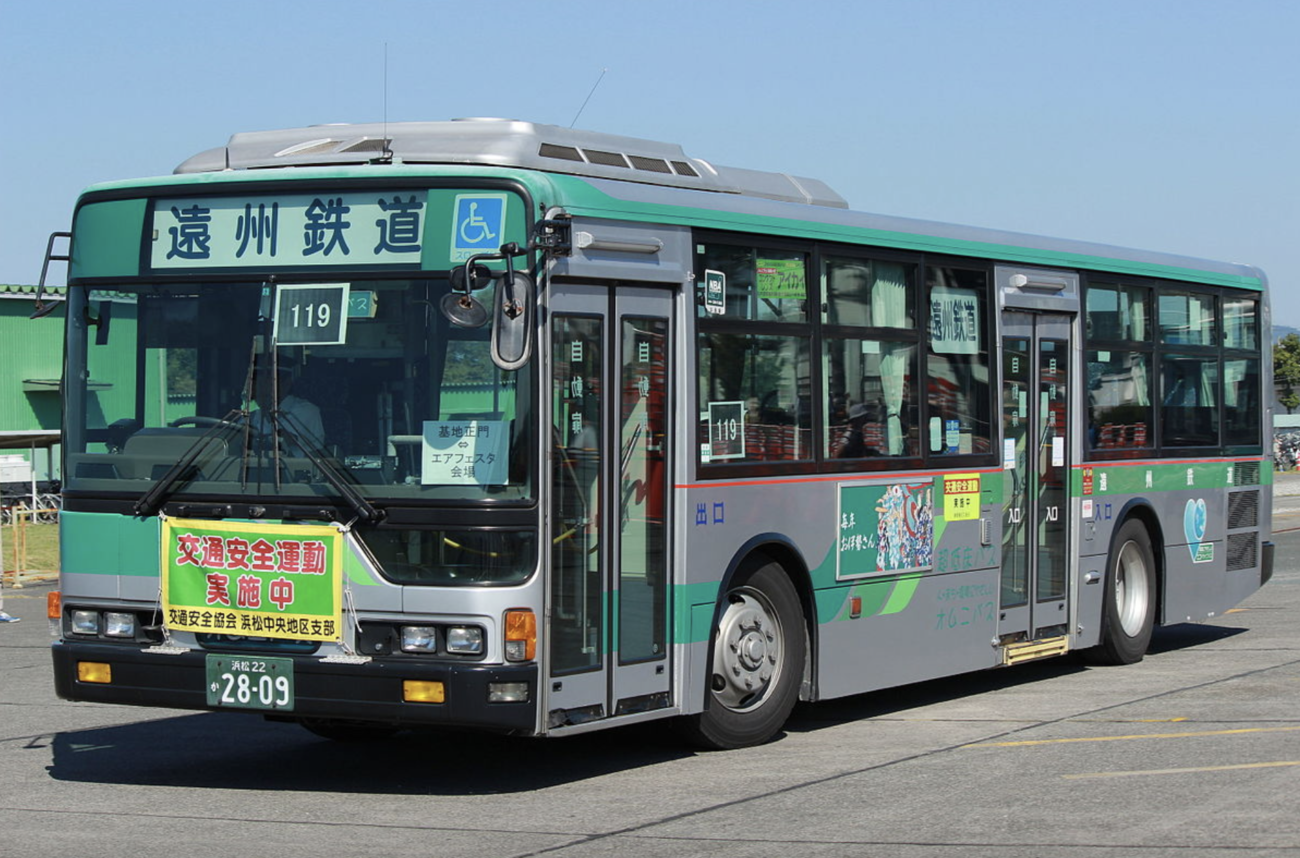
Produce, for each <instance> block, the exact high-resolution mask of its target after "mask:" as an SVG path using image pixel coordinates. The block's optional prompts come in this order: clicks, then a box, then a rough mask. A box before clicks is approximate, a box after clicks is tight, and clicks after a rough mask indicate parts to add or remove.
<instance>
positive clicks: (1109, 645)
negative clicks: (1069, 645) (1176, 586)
mask: <svg viewBox="0 0 1300 858" xmlns="http://www.w3.org/2000/svg"><path fill="white" fill-rule="evenodd" d="M1106 563H1107V566H1106V581H1105V585H1104V586H1105V587H1106V593H1105V604H1104V606H1103V609H1102V621H1101V644H1100V645H1098V646H1097V647H1095V648H1094V649H1093V650H1091V651H1090V652H1089V655H1091V656H1092V658H1093V660H1094V661H1095V662H1097V663H1099V664H1134V663H1136V662H1139V661H1141V660H1142V657H1143V656H1145V655H1146V652H1147V648H1148V647H1149V646H1150V645H1151V632H1152V631H1153V630H1154V629H1155V620H1156V559H1155V553H1154V552H1153V551H1152V549H1151V536H1150V534H1148V533H1147V529H1146V526H1145V525H1143V524H1142V522H1141V521H1139V520H1137V519H1135V518H1130V519H1129V520H1128V521H1126V522H1124V524H1123V525H1122V526H1121V527H1120V529H1119V532H1118V533H1116V534H1115V540H1114V542H1113V543H1112V548H1111V552H1110V557H1109V558H1108V559H1107V561H1106Z"/></svg>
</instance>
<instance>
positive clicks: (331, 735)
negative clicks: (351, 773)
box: [298, 718, 398, 742]
mask: <svg viewBox="0 0 1300 858" xmlns="http://www.w3.org/2000/svg"><path fill="white" fill-rule="evenodd" d="M298 723H299V724H301V725H302V726H303V727H305V728H306V729H307V730H308V731H310V732H312V733H315V734H316V735H317V736H320V737H321V738H322V739H330V740H331V741H334V742H373V741H375V740H377V739H387V738H388V737H389V736H391V735H393V734H394V733H396V732H397V731H398V728H397V727H393V726H392V725H389V724H377V723H374V722H371V721H344V720H340V719H338V718H299V719H298Z"/></svg>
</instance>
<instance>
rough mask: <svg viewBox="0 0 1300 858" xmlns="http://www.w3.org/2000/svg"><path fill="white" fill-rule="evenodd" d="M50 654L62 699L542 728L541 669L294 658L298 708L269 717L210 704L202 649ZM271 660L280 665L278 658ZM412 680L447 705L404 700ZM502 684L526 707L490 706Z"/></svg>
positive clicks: (113, 648) (91, 649)
mask: <svg viewBox="0 0 1300 858" xmlns="http://www.w3.org/2000/svg"><path fill="white" fill-rule="evenodd" d="M52 653H53V657H54V686H55V691H56V692H57V693H58V695H59V697H62V698H63V699H65V700H82V701H90V702H95V703H115V704H119V705H129V706H158V707H166V708H172V709H202V710H209V711H238V712H252V713H254V714H262V715H269V716H274V717H277V718H279V717H289V718H330V719H341V720H356V721H369V722H376V723H382V724H389V725H393V726H399V727H420V726H447V727H451V726H455V727H473V728H477V729H482V730H489V731H496V732H508V733H518V734H532V733H535V732H536V730H537V727H536V725H537V696H538V687H537V666H536V665H535V664H526V665H480V664H454V663H448V662H431V661H424V660H422V659H418V658H372V659H370V660H369V661H366V662H364V663H361V664H353V663H341V662H327V661H322V660H321V658H320V657H318V656H303V655H296V656H292V657H289V658H290V659H291V660H292V661H293V682H294V693H293V708H292V710H274V711H266V710H261V709H243V708H228V707H224V706H214V705H210V704H209V703H208V694H207V689H206V684H207V667H206V664H207V655H208V651H206V650H202V649H194V650H189V651H186V652H181V653H177V654H162V653H157V652H148V651H145V650H141V649H139V648H136V647H131V646H120V645H114V644H104V643H96V642H89V641H84V642H83V641H57V642H56V643H54V645H53V647H52ZM223 655H224V654H223ZM258 655H259V654H258V653H239V654H237V657H240V658H248V659H255V658H257V657H258ZM266 655H272V656H274V657H275V658H284V656H282V655H281V654H279V653H273V654H266ZM80 662H92V663H97V664H107V665H109V666H110V669H111V680H110V681H108V682H85V681H82V680H81V679H79V678H78V664H79V663H80ZM407 681H420V682H441V683H443V688H444V689H445V696H444V700H443V702H441V703H413V702H407V701H405V700H403V686H404V683H405V682H407ZM502 683H524V684H526V685H527V688H528V695H527V698H528V699H527V701H526V702H509V703H495V702H491V701H489V690H490V689H489V686H499V684H502ZM515 687H518V686H515Z"/></svg>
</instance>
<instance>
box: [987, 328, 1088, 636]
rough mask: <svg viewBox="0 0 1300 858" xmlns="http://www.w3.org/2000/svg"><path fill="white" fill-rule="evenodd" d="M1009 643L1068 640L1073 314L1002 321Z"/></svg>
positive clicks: (1004, 594) (1004, 605)
mask: <svg viewBox="0 0 1300 858" xmlns="http://www.w3.org/2000/svg"><path fill="white" fill-rule="evenodd" d="M1002 327H1003V339H1002V428H1003V443H1004V444H1005V445H1006V446H1005V448H1004V450H1003V453H1002V460H1003V462H1002V464H1003V480H1004V496H1003V508H1002V582H1001V603H1000V611H999V622H998V634H999V636H1000V639H1001V641H1002V643H1003V644H1004V645H1012V646H1014V645H1016V644H1019V643H1021V642H1026V641H1043V640H1047V639H1058V640H1059V639H1062V638H1064V637H1066V636H1067V635H1068V629H1069V621H1070V606H1069V588H1068V585H1067V582H1068V580H1069V575H1068V570H1069V552H1070V537H1071V534H1070V503H1069V500H1070V498H1069V494H1070V483H1069V478H1070V467H1069V461H1070V444H1071V440H1072V439H1071V438H1070V426H1071V422H1070V421H1071V418H1072V415H1071V413H1070V403H1071V402H1072V401H1073V400H1072V398H1071V395H1070V394H1071V386H1072V385H1074V384H1075V383H1076V382H1075V380H1074V379H1073V378H1072V377H1071V376H1072V373H1071V364H1070V354H1071V352H1070V346H1071V342H1070V337H1071V333H1070V317H1069V316H1065V315H1059V314H1047V313H1025V312H1015V311H1010V310H1008V311H1005V312H1004V313H1003V316H1002Z"/></svg>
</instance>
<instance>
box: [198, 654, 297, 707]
mask: <svg viewBox="0 0 1300 858" xmlns="http://www.w3.org/2000/svg"><path fill="white" fill-rule="evenodd" d="M207 690H208V705H209V706H220V707H223V708H227V709H278V710H286V711H291V710H292V709H293V659H291V658H267V657H266V656H254V655H218V654H216V653H208V658H207Z"/></svg>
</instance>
